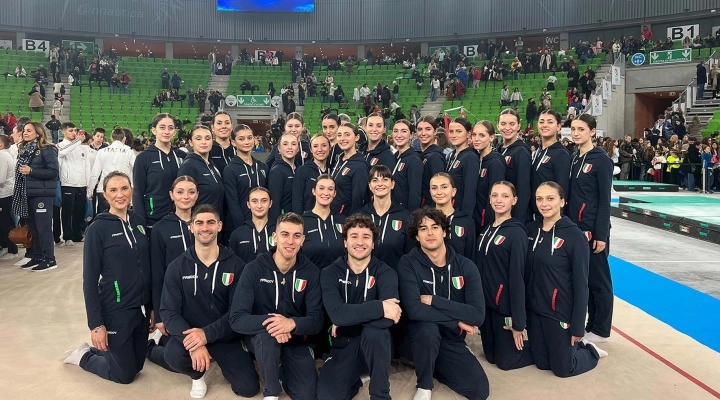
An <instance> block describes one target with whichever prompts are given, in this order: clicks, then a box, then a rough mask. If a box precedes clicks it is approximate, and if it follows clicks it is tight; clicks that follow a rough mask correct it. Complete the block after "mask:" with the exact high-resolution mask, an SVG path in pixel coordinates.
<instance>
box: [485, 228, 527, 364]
mask: <svg viewBox="0 0 720 400" xmlns="http://www.w3.org/2000/svg"><path fill="white" fill-rule="evenodd" d="M527 237H528V235H527V233H526V232H525V225H524V224H522V223H520V221H518V220H516V219H515V218H510V219H509V220H506V221H503V222H502V223H501V224H499V225H498V226H492V225H489V226H488V227H487V228H485V231H484V232H483V233H482V235H480V240H479V242H478V247H477V252H476V254H475V263H476V264H477V266H478V268H479V269H480V273H481V275H482V285H483V293H484V294H485V308H486V310H485V322H484V323H483V324H482V326H481V327H480V332H482V346H483V351H484V352H485V358H487V360H488V362H489V363H491V364H495V365H497V366H498V368H500V369H502V370H506V371H507V370H511V369H516V368H522V367H526V366H528V365H531V364H532V363H533V360H532V354H531V353H530V350H529V349H528V347H527V346H528V344H527V343H525V344H524V346H525V347H524V348H523V350H518V349H517V347H516V346H515V341H514V339H513V334H512V332H511V331H509V330H506V329H505V328H504V327H506V326H507V327H511V328H512V329H513V330H515V331H516V332H522V331H524V330H525V329H526V327H527V325H526V323H527V321H526V320H527V316H526V314H525V280H524V275H525V258H526V256H527V247H528V239H527Z"/></svg>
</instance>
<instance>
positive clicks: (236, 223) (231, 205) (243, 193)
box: [222, 157, 269, 228]
mask: <svg viewBox="0 0 720 400" xmlns="http://www.w3.org/2000/svg"><path fill="white" fill-rule="evenodd" d="M268 171H269V169H268V166H267V164H265V163H264V162H262V161H258V160H257V159H255V157H253V159H252V165H250V164H247V163H246V162H245V161H243V159H242V158H240V157H235V158H233V159H232V160H231V161H230V163H229V164H228V165H227V167H225V171H223V176H222V179H223V185H224V186H225V187H224V190H225V200H226V201H227V207H228V209H227V212H226V213H225V214H226V215H228V214H229V215H228V216H227V217H225V218H226V220H227V219H228V217H229V218H232V225H233V227H235V228H237V227H240V226H242V225H243V224H244V223H245V221H247V220H248V219H250V218H252V213H251V212H250V209H249V208H248V207H247V205H246V202H247V200H248V196H249V195H250V190H252V189H254V188H256V187H266V186H267V176H268Z"/></svg>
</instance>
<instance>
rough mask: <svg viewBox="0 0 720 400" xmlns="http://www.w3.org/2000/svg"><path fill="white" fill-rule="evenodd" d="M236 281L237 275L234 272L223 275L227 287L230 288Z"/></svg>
mask: <svg viewBox="0 0 720 400" xmlns="http://www.w3.org/2000/svg"><path fill="white" fill-rule="evenodd" d="M234 280H235V274H233V273H232V272H223V274H222V283H223V285H225V286H230V284H231V283H233V281H234Z"/></svg>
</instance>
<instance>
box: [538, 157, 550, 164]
mask: <svg viewBox="0 0 720 400" xmlns="http://www.w3.org/2000/svg"><path fill="white" fill-rule="evenodd" d="M549 162H550V156H545V157H543V158H542V160H540V164H547V163H549Z"/></svg>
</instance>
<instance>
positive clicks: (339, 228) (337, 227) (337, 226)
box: [335, 224, 343, 233]
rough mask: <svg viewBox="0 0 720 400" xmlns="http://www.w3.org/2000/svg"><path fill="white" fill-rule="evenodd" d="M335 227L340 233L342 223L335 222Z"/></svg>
mask: <svg viewBox="0 0 720 400" xmlns="http://www.w3.org/2000/svg"><path fill="white" fill-rule="evenodd" d="M335 229H337V231H338V232H340V233H342V231H343V226H342V224H335Z"/></svg>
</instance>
